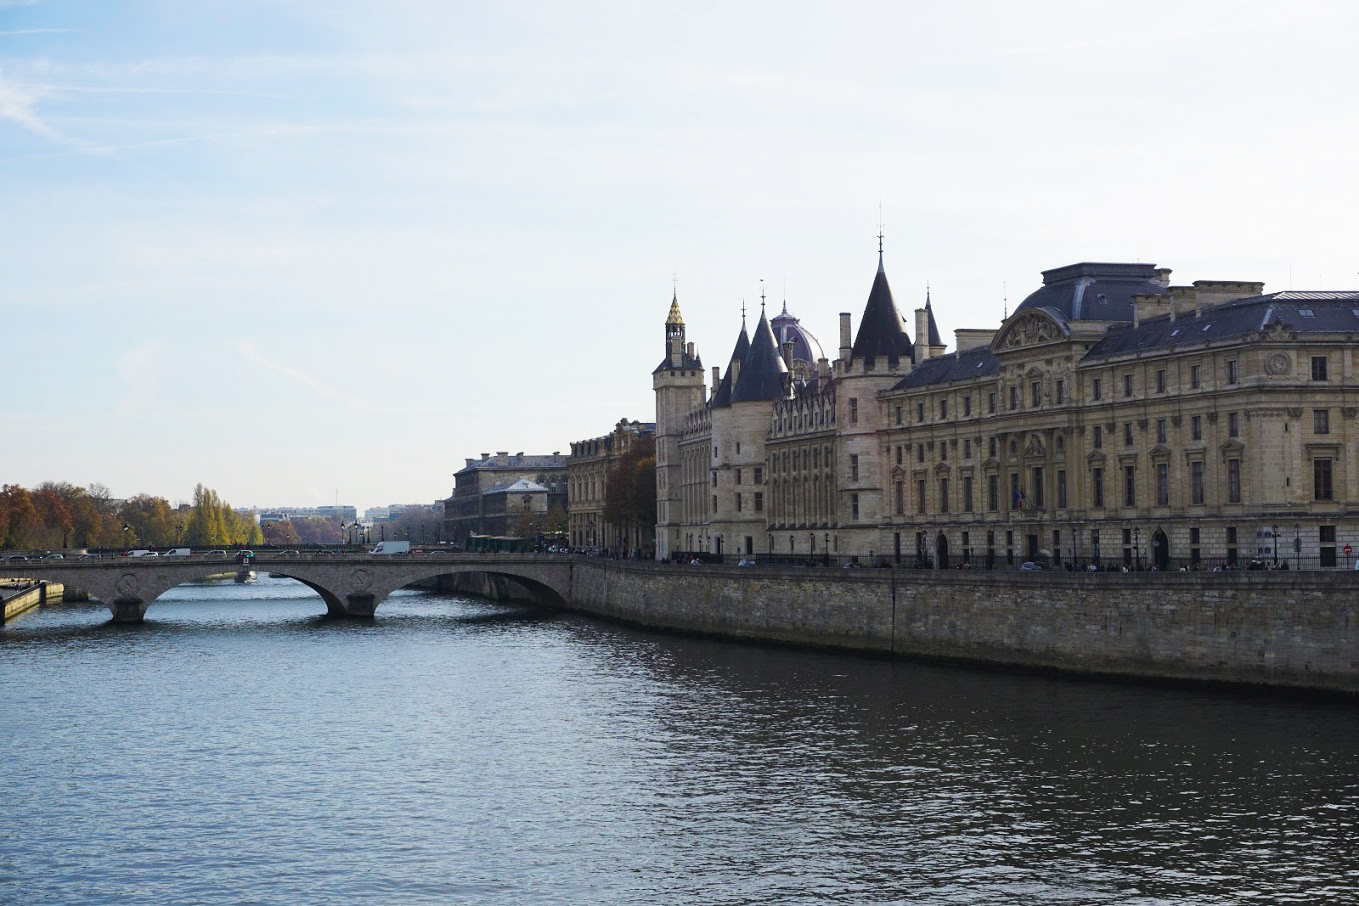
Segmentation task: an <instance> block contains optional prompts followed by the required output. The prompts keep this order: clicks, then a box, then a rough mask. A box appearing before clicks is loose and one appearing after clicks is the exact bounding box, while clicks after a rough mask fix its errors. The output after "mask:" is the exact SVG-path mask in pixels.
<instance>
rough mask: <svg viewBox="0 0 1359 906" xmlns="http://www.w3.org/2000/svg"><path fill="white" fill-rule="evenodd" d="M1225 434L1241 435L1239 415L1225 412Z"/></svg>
mask: <svg viewBox="0 0 1359 906" xmlns="http://www.w3.org/2000/svg"><path fill="white" fill-rule="evenodd" d="M1227 436H1228V437H1240V436H1241V417H1240V416H1239V415H1238V414H1237V413H1235V412H1228V413H1227Z"/></svg>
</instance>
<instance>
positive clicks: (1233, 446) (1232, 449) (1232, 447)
mask: <svg viewBox="0 0 1359 906" xmlns="http://www.w3.org/2000/svg"><path fill="white" fill-rule="evenodd" d="M1219 449H1220V450H1221V451H1222V455H1223V456H1227V455H1228V454H1231V453H1241V452H1242V451H1244V450H1245V449H1246V445H1245V444H1243V443H1241V441H1239V440H1237V439H1236V438H1235V437H1231V438H1228V439H1227V440H1226V441H1224V442H1223V444H1222V446H1221V447H1220V448H1219Z"/></svg>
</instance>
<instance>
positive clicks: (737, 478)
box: [736, 469, 741, 484]
mask: <svg viewBox="0 0 1359 906" xmlns="http://www.w3.org/2000/svg"><path fill="white" fill-rule="evenodd" d="M736 483H737V484H740V483H741V470H740V469H737V470H736Z"/></svg>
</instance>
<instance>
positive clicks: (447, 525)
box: [444, 451, 566, 544]
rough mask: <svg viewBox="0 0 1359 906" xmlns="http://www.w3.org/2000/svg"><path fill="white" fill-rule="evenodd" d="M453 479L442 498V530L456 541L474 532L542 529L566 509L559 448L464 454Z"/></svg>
mask: <svg viewBox="0 0 1359 906" xmlns="http://www.w3.org/2000/svg"><path fill="white" fill-rule="evenodd" d="M453 480H454V487H453V496H451V497H449V498H448V499H447V500H445V501H444V535H445V537H446V538H448V540H449V541H451V542H453V543H455V544H466V543H467V539H468V538H470V537H471V536H472V535H514V534H518V533H519V530H520V529H522V528H524V527H525V526H533V527H539V526H541V527H542V528H545V527H547V525H548V523H550V522H551V521H552V518H553V516H554V514H555V513H556V512H558V511H560V512H561V513H565V510H566V457H565V456H562V455H561V454H560V453H551V454H529V455H525V454H523V453H515V454H514V455H510V454H509V453H506V452H504V451H501V452H499V453H496V454H495V455H494V456H492V455H491V454H490V453H483V454H481V458H480V459H471V458H468V459H467V460H466V465H464V466H463V467H462V468H461V469H459V470H458V471H457V472H456V473H454V475H453ZM518 482H528V483H529V484H531V485H536V486H537V487H532V488H531V487H527V486H525V485H518V484H517V483H518ZM539 530H541V528H540V529H539Z"/></svg>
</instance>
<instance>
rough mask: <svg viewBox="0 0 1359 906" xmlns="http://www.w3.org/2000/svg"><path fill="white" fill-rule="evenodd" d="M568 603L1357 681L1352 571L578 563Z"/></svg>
mask: <svg viewBox="0 0 1359 906" xmlns="http://www.w3.org/2000/svg"><path fill="white" fill-rule="evenodd" d="M571 606H572V607H573V608H574V609H577V610H581V611H584V612H588V613H593V614H597V615H600V616H605V617H610V618H614V619H619V620H625V621H628V622H633V623H638V624H641V625H646V626H656V627H663V628H668V629H680V630H689V631H695V632H702V633H709V634H715V635H723V636H730V637H736V638H750V639H765V640H769V641H777V642H788V643H794V644H801V645H814V646H820V647H830V648H842V649H850V650H856V651H865V652H873V653H879V654H898V655H915V656H925V657H934V658H946V659H958V660H968V661H980V662H989V663H995V664H1006V665H1012V666H1023V667H1039V668H1053V669H1058V670H1065V671H1073V672H1079V673H1090V674H1112V675H1125V676H1140V677H1153V678H1162V679H1187V680H1203V681H1216V682H1231V683H1249V684H1259V685H1267V686H1288V687H1297V688H1310V689H1325V690H1330V691H1340V692H1346V693H1359V644H1357V641H1356V635H1359V576H1356V575H1355V574H1354V573H1352V572H1349V571H1344V572H1339V571H1338V572H1333V573H1324V572H1316V573H1310V572H1231V573H1132V574H1125V573H1060V572H1055V573H1018V572H989V573H988V572H967V571H949V572H936V571H928V570H918V571H917V570H876V569H863V570H837V569H788V570H783V569H764V568H753V569H752V568H738V567H728V566H678V565H670V564H650V563H630V562H615V561H589V560H577V561H576V563H575V567H574V575H573V600H572V603H571Z"/></svg>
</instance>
